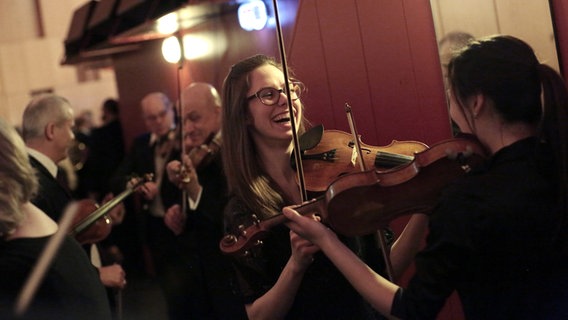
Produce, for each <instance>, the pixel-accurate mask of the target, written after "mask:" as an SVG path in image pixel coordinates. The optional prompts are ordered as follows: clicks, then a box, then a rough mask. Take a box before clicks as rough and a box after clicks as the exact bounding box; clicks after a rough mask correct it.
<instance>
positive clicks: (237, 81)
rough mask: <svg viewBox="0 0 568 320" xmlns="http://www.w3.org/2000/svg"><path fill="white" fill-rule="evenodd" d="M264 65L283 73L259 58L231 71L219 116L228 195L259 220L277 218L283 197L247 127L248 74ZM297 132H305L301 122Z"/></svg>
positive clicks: (226, 81) (273, 63)
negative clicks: (220, 118) (256, 148)
mask: <svg viewBox="0 0 568 320" xmlns="http://www.w3.org/2000/svg"><path fill="white" fill-rule="evenodd" d="M264 65H272V66H274V67H276V68H278V69H280V70H282V66H281V65H280V64H279V63H278V62H276V61H275V60H274V59H273V58H271V57H268V56H265V55H260V54H259V55H254V56H252V57H249V58H247V59H244V60H242V61H240V62H238V63H237V64H235V65H233V66H232V67H231V70H230V71H229V74H228V75H227V77H226V78H225V81H224V83H223V113H222V114H223V121H222V122H223V123H222V128H223V129H222V135H223V146H222V154H223V167H224V170H225V175H226V177H227V183H228V187H229V193H230V194H231V195H234V196H236V197H238V198H239V199H240V200H241V201H242V203H244V204H245V205H246V206H247V208H248V209H249V210H251V213H254V214H256V215H257V216H258V217H259V218H261V219H263V218H267V217H269V216H273V215H275V214H278V213H279V212H280V209H281V207H282V205H283V204H284V199H283V198H282V195H280V193H279V192H278V190H275V188H274V185H273V183H272V181H271V179H270V177H268V176H267V175H266V174H265V172H264V171H263V169H262V166H261V163H260V159H259V158H258V156H257V152H256V150H255V145H254V142H253V140H252V137H251V135H250V132H249V129H248V125H247V110H248V101H247V98H246V97H247V92H248V91H249V89H250V74H251V72H252V71H254V70H255V69H257V68H259V67H261V66H264ZM304 118H305V117H304ZM298 131H299V133H300V134H301V133H303V132H304V131H305V121H304V120H303V121H302V123H300V124H298Z"/></svg>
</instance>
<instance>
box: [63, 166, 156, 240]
mask: <svg viewBox="0 0 568 320" xmlns="http://www.w3.org/2000/svg"><path fill="white" fill-rule="evenodd" d="M152 178H153V177H152V175H151V174H146V175H145V176H144V178H141V179H139V180H137V182H136V183H135V184H134V185H132V186H129V187H127V188H126V190H124V191H123V192H121V193H120V194H119V195H118V196H116V197H114V198H113V199H111V200H110V201H108V202H106V203H104V204H103V205H101V206H99V205H98V204H97V203H96V202H95V201H94V200H91V199H83V200H80V201H78V210H77V214H76V215H75V217H74V220H73V222H72V227H71V229H70V231H69V234H70V235H71V236H73V237H75V239H76V240H77V241H78V242H79V243H81V244H88V243H97V242H99V241H101V240H103V239H105V238H106V237H108V235H109V234H110V231H111V228H112V220H111V218H110V217H109V216H108V215H107V214H108V212H109V211H110V210H111V209H112V208H114V207H116V206H117V205H118V204H119V203H120V202H122V201H123V200H124V199H125V198H126V197H128V196H129V195H130V194H132V192H134V190H136V189H137V188H138V187H139V186H141V185H143V184H144V183H146V182H148V181H151V180H152Z"/></svg>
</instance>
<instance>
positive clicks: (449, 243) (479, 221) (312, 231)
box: [284, 36, 568, 319]
mask: <svg viewBox="0 0 568 320" xmlns="http://www.w3.org/2000/svg"><path fill="white" fill-rule="evenodd" d="M448 77H449V84H450V90H449V92H450V97H449V101H450V115H451V117H452V118H453V120H454V121H455V122H456V123H457V124H458V126H459V128H460V130H461V131H462V132H465V133H471V134H474V135H475V136H476V137H477V138H478V139H479V141H480V143H482V144H483V145H484V146H485V147H486V149H487V150H488V152H489V153H490V158H489V159H488V161H487V162H486V164H485V165H484V166H481V167H480V168H476V169H475V170H473V171H471V172H470V173H469V174H468V175H466V176H464V177H463V179H460V180H459V181H456V183H454V184H452V185H451V186H448V188H447V189H446V190H445V192H444V193H443V195H442V196H441V198H440V200H439V204H438V206H437V207H436V208H435V210H434V211H433V213H432V215H431V218H430V219H431V221H430V233H429V236H428V240H427V244H426V248H425V249H424V250H423V251H422V252H420V253H418V254H417V256H416V273H415V275H414V277H413V278H412V279H411V280H410V282H409V285H408V287H406V288H404V289H403V288H400V287H399V286H397V285H396V284H393V283H391V282H389V281H387V280H386V279H384V278H382V277H380V276H379V275H377V274H376V273H374V272H372V271H370V270H369V268H368V267H367V266H365V264H364V263H362V262H361V261H360V260H359V259H358V258H357V257H356V256H354V255H353V254H352V253H351V252H350V251H349V250H348V249H347V248H345V247H344V246H343V245H342V244H341V242H340V241H338V238H337V237H336V235H335V234H334V233H333V232H331V231H330V230H329V229H327V228H326V227H325V226H324V225H323V224H321V223H319V222H317V221H314V220H312V219H309V218H307V217H302V216H300V215H298V214H297V213H296V212H294V211H293V210H292V209H290V208H286V209H285V210H284V214H285V215H286V216H287V217H288V218H289V219H291V220H292V222H289V223H288V226H289V227H290V228H291V229H293V230H295V231H297V232H298V233H301V234H302V235H304V236H305V237H306V238H307V239H310V240H312V241H313V242H314V243H316V244H317V245H318V246H319V247H320V248H321V250H322V251H323V252H325V254H326V255H327V256H328V257H330V259H331V260H332V261H333V262H334V263H335V265H337V266H338V268H339V269H340V270H341V271H342V272H343V274H345V275H346V277H347V278H348V279H349V281H350V282H351V283H352V284H353V286H355V288H357V290H358V291H359V292H361V294H362V295H363V296H364V297H365V298H366V299H367V300H368V301H369V302H370V303H371V304H372V305H373V306H374V307H375V308H376V309H377V310H379V311H380V312H381V313H383V314H385V315H387V316H395V317H397V318H401V319H435V318H436V316H437V314H438V312H439V311H440V309H441V308H442V306H443V305H444V302H445V301H446V299H447V297H448V296H449V295H450V294H451V293H452V292H453V291H457V293H458V294H459V296H460V299H461V301H462V305H463V310H464V314H465V317H466V318H467V319H568V306H567V304H566V302H567V301H568V272H567V270H568V191H567V190H568V184H567V183H568V182H567V181H568V92H567V91H566V84H565V83H564V81H563V80H562V79H561V77H560V75H559V74H558V73H557V72H556V71H554V70H553V69H552V68H550V67H549V66H547V65H545V64H542V63H539V61H538V60H537V58H536V56H535V54H534V52H533V50H532V49H531V47H530V46H529V45H527V44H526V43H525V42H523V41H522V40H519V39H517V38H514V37H511V36H493V37H489V38H486V39H482V40H479V41H472V42H471V43H469V45H468V46H466V47H465V48H464V49H463V50H462V51H460V52H459V54H458V55H456V56H455V57H453V58H452V60H451V62H450V64H449V66H448Z"/></svg>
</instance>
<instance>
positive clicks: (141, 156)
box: [113, 92, 185, 318]
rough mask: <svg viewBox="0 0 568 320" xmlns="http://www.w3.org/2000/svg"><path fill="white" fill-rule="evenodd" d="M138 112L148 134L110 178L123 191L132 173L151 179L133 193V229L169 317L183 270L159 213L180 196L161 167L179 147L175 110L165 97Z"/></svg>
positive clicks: (152, 98)
mask: <svg viewBox="0 0 568 320" xmlns="http://www.w3.org/2000/svg"><path fill="white" fill-rule="evenodd" d="M140 111H141V115H142V119H143V120H144V123H145V125H146V128H147V130H148V131H147V132H145V133H143V134H141V135H139V136H137V137H136V138H135V139H134V142H133V143H132V147H131V149H130V151H129V152H128V154H127V155H126V157H125V159H124V161H123V162H122V164H121V165H120V167H119V169H118V171H117V172H116V173H115V178H114V179H113V180H114V181H115V182H117V183H116V184H117V185H121V186H123V187H124V186H126V185H127V184H126V183H127V182H128V180H129V178H130V177H132V176H133V175H135V176H144V175H146V174H152V175H153V179H152V181H149V182H146V183H144V184H143V185H142V186H141V187H140V188H138V189H137V195H139V197H138V199H137V200H138V201H137V202H136V204H135V206H134V207H135V210H137V211H138V212H136V213H137V214H136V215H135V221H134V225H135V227H136V228H137V232H138V236H139V237H141V239H137V240H138V241H141V246H142V252H143V254H144V258H145V259H146V260H145V262H146V268H147V272H148V273H150V274H154V273H155V275H156V276H157V280H158V282H159V283H160V286H161V288H162V291H163V294H164V298H165V301H166V304H167V308H168V313H169V316H170V318H175V315H176V314H177V310H178V309H180V308H183V302H180V301H181V300H182V298H183V297H181V296H180V293H179V289H178V288H179V284H180V283H181V282H183V280H182V279H184V277H185V273H184V272H185V268H184V265H183V262H182V260H181V259H180V252H179V244H178V241H177V239H176V236H175V235H174V233H173V232H172V231H171V230H170V229H169V228H168V227H167V226H166V225H165V223H164V214H165V211H166V209H167V208H169V207H170V206H172V205H174V204H176V203H180V202H181V195H182V192H181V191H180V190H179V189H178V188H177V187H176V185H174V184H172V183H171V182H170V181H169V180H168V179H167V177H166V170H165V168H166V164H167V163H168V162H169V161H172V160H174V159H179V157H180V149H181V145H180V143H179V139H177V138H178V137H177V135H176V134H177V132H176V131H175V122H174V106H173V104H172V103H171V101H170V99H169V98H168V97H167V96H166V95H165V94H164V93H161V92H152V93H149V94H147V95H146V96H144V97H143V98H142V100H141V102H140ZM118 179H120V180H121V181H122V183H118ZM147 253H149V254H147Z"/></svg>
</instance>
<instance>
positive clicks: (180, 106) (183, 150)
mask: <svg viewBox="0 0 568 320" xmlns="http://www.w3.org/2000/svg"><path fill="white" fill-rule="evenodd" d="M176 38H177V40H178V42H179V45H180V58H179V61H178V65H177V91H178V115H177V117H176V118H177V124H176V125H178V126H179V129H178V130H179V141H180V144H181V145H180V159H179V160H180V162H181V167H180V173H179V174H180V177H181V178H182V181H183V182H184V183H189V180H190V177H189V175H188V173H187V168H186V167H185V165H184V164H183V156H184V155H185V154H186V152H187V150H186V147H185V143H184V142H183V139H184V136H185V132H184V128H183V115H184V113H183V108H184V102H183V94H182V90H183V88H182V86H181V74H182V71H183V65H184V63H183V61H184V59H185V58H184V56H185V52H184V47H183V37H182V36H181V33H180V31H178V32H177V33H176ZM186 209H187V191H185V188H182V190H181V212H182V213H183V214H185V211H186Z"/></svg>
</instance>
